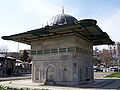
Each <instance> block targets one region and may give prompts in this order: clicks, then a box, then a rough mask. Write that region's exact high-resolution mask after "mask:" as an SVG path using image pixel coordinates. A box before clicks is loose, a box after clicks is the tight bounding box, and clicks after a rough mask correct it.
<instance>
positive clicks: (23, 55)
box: [22, 50, 29, 62]
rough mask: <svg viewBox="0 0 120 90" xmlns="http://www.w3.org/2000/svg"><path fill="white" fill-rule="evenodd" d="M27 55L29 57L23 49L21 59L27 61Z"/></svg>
mask: <svg viewBox="0 0 120 90" xmlns="http://www.w3.org/2000/svg"><path fill="white" fill-rule="evenodd" d="M28 57H29V55H28V52H27V51H26V50H24V51H23V54H22V61H24V62H27V60H28Z"/></svg>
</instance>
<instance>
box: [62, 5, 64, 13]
mask: <svg viewBox="0 0 120 90" xmlns="http://www.w3.org/2000/svg"><path fill="white" fill-rule="evenodd" d="M62 14H64V6H63V7H62Z"/></svg>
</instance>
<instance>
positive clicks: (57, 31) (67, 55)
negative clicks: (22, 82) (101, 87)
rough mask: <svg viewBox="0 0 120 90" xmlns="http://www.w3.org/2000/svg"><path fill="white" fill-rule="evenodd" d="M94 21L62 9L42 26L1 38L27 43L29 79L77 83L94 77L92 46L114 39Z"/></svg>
mask: <svg viewBox="0 0 120 90" xmlns="http://www.w3.org/2000/svg"><path fill="white" fill-rule="evenodd" d="M96 23H97V21H96V20H93V19H84V20H79V21H78V20H77V19H76V18H74V17H73V16H71V15H67V14H64V13H63V14H58V15H56V16H54V17H53V18H52V19H51V20H50V22H49V25H46V26H45V27H42V28H39V29H35V30H30V31H27V32H24V33H19V34H15V35H11V36H3V37H2V39H4V40H12V41H16V42H20V43H25V44H28V45H31V56H32V81H33V82H42V83H55V84H70V85H73V84H80V83H82V82H86V81H92V80H93V79H94V75H93V46H94V45H103V44H113V43H114V42H113V41H112V40H111V39H110V38H109V36H108V35H107V33H105V32H103V31H102V30H101V29H100V28H99V27H98V26H97V25H96Z"/></svg>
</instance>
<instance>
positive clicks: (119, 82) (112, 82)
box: [40, 79, 120, 89]
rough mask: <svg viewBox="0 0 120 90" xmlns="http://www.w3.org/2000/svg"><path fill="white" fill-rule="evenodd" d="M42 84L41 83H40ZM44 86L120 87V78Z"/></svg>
mask: <svg viewBox="0 0 120 90" xmlns="http://www.w3.org/2000/svg"><path fill="white" fill-rule="evenodd" d="M40 86H41V85H40ZM43 86H62V87H73V88H83V89H88V88H89V89H119V88H120V79H94V81H93V82H89V83H84V84H80V85H74V86H68V85H56V84H53V85H43Z"/></svg>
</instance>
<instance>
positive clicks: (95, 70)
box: [94, 68, 103, 72]
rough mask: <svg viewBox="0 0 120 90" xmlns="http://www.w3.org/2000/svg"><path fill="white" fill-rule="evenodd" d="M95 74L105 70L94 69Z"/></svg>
mask: <svg viewBox="0 0 120 90" xmlns="http://www.w3.org/2000/svg"><path fill="white" fill-rule="evenodd" d="M94 72H103V70H102V69H100V68H94Z"/></svg>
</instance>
